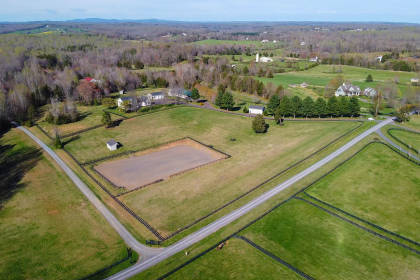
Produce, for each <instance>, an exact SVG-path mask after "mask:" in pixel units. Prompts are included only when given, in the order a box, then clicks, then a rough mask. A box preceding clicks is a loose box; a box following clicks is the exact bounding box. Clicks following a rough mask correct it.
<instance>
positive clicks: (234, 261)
mask: <svg viewBox="0 0 420 280" xmlns="http://www.w3.org/2000/svg"><path fill="white" fill-rule="evenodd" d="M167 279H238V280H239V279H246V280H248V279H267V280H269V279H302V278H301V277H300V276H299V275H297V274H296V273H295V272H294V271H292V270H290V269H288V268H287V267H286V266H284V265H282V264H280V263H278V262H277V261H275V260H273V259H272V258H270V257H268V256H266V255H265V254H263V253H262V252H260V251H258V250H257V249H255V248H254V247H252V246H251V245H249V244H247V243H246V242H244V241H242V240H239V239H236V238H232V239H229V240H228V241H227V243H226V245H225V246H224V247H223V248H222V249H221V250H218V249H217V248H215V249H213V250H211V251H210V252H208V253H207V254H205V255H203V256H201V257H200V258H198V259H196V260H195V261H193V262H192V263H190V264H188V265H187V266H185V267H183V268H182V269H180V270H178V271H177V272H175V273H173V274H171V275H169V277H167Z"/></svg>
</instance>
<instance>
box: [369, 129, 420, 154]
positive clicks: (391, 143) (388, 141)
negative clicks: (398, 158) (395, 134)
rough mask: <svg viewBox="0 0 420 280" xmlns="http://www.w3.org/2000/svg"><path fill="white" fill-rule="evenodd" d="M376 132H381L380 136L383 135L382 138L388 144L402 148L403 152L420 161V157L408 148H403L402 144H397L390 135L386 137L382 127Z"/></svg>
mask: <svg viewBox="0 0 420 280" xmlns="http://www.w3.org/2000/svg"><path fill="white" fill-rule="evenodd" d="M376 133H378V134H379V136H381V137H382V139H384V140H385V142H387V143H388V144H390V145H392V146H394V147H395V148H397V149H398V150H400V151H401V152H403V153H405V154H407V155H408V156H409V157H411V158H413V159H415V160H417V161H419V162H420V158H419V157H417V156H415V155H413V153H410V152H409V151H407V150H406V149H404V148H402V147H401V146H399V145H397V144H396V143H395V142H394V141H392V140H391V139H389V138H388V137H386V136H385V135H384V134H383V133H382V131H381V130H380V129H378V130H377V131H376Z"/></svg>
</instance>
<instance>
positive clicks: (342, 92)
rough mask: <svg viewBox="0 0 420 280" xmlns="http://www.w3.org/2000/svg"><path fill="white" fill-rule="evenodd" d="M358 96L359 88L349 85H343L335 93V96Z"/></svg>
mask: <svg viewBox="0 0 420 280" xmlns="http://www.w3.org/2000/svg"><path fill="white" fill-rule="evenodd" d="M353 95H356V96H359V95H360V87H358V86H354V85H352V84H351V83H343V84H342V85H341V86H340V87H339V88H338V89H337V90H336V91H335V96H353Z"/></svg>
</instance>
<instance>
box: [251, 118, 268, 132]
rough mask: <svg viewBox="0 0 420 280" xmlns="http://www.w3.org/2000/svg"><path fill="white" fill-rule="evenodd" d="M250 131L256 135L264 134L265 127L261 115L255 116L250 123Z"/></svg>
mask: <svg viewBox="0 0 420 280" xmlns="http://www.w3.org/2000/svg"><path fill="white" fill-rule="evenodd" d="M252 129H253V130H254V131H255V132H256V133H264V132H266V130H267V125H266V123H265V120H264V117H263V116H262V115H257V116H255V118H254V120H253V121H252Z"/></svg>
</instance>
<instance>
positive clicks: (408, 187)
mask: <svg viewBox="0 0 420 280" xmlns="http://www.w3.org/2000/svg"><path fill="white" fill-rule="evenodd" d="M419 186H420V173H419V167H418V166H417V165H415V164H413V163H412V162H410V161H408V160H406V159H404V158H402V157H401V156H400V155H399V154H397V153H395V152H393V151H392V150H391V149H389V148H388V147H386V146H384V145H381V144H371V145H370V146H368V147H367V148H366V149H365V150H363V151H362V152H360V153H359V154H358V155H357V156H355V157H354V158H352V159H351V160H350V161H348V162H346V163H345V164H344V165H342V166H340V167H339V168H338V169H336V170H335V171H334V172H333V173H331V174H329V175H328V176H327V177H326V178H324V179H322V180H321V181H319V182H318V183H317V184H315V185H314V186H312V187H311V188H310V189H309V191H308V193H309V194H311V195H313V196H315V197H316V198H318V199H321V200H323V201H326V202H328V203H330V204H332V205H334V206H336V207H339V208H342V209H343V210H345V211H347V212H350V213H352V214H354V215H356V216H359V217H361V218H363V219H365V220H368V221H370V222H372V223H375V224H377V225H379V226H381V227H384V228H386V229H388V230H391V231H394V232H396V233H399V234H401V235H403V236H405V237H408V238H411V239H413V240H415V241H420V232H419V231H418V229H419V227H420V223H419V220H418V213H419V212H420V205H419V203H418V201H419V199H420V190H419V188H418V187H419Z"/></svg>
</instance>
